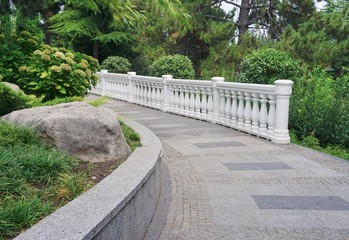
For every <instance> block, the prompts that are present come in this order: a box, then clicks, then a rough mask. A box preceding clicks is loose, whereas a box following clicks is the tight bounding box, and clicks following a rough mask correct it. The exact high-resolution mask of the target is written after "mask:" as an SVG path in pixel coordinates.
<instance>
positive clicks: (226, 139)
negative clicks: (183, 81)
mask: <svg viewBox="0 0 349 240" xmlns="http://www.w3.org/2000/svg"><path fill="white" fill-rule="evenodd" d="M104 106H106V107H108V108H111V109H113V110H115V111H116V112H117V113H118V114H119V115H120V116H123V117H127V118H132V119H134V120H136V121H138V122H140V123H142V124H143V125H145V126H146V127H148V128H149V129H150V130H152V131H153V132H154V133H155V134H156V135H157V136H158V137H159V138H160V139H161V141H162V144H163V147H164V159H163V160H164V163H165V166H164V167H165V169H164V176H165V179H164V188H163V191H162V201H161V203H160V204H159V208H158V211H157V213H156V216H155V218H154V222H153V224H152V225H151V226H150V228H149V231H148V233H147V235H146V237H145V239H147V240H148V239H164V240H169V239H198V240H199V239H200V240H201V239H253V240H255V239H331V240H332V239H349V164H348V163H347V162H346V161H344V160H340V159H336V158H332V157H329V156H327V155H325V154H322V153H319V152H315V151H312V150H309V149H306V148H302V147H298V146H295V145H286V146H281V145H275V144H273V143H271V142H269V141H266V140H263V139H259V138H256V137H253V136H249V135H248V134H245V133H241V132H238V131H235V130H232V129H229V128H226V127H223V126H219V125H214V124H210V123H207V122H202V121H198V120H193V119H190V118H185V117H180V116H176V115H173V114H168V113H162V112H160V111H156V110H152V109H149V108H144V107H140V106H137V105H132V104H128V103H125V102H120V101H115V100H110V101H109V102H108V103H106V104H104ZM167 171H168V172H167ZM166 184H167V185H166Z"/></svg>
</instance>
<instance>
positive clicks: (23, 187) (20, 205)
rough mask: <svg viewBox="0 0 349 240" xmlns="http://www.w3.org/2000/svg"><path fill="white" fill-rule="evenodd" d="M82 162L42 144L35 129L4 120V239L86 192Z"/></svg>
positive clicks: (0, 218) (0, 126)
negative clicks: (80, 167) (80, 165)
mask: <svg viewBox="0 0 349 240" xmlns="http://www.w3.org/2000/svg"><path fill="white" fill-rule="evenodd" d="M77 166H78V161H77V160H76V159H75V158H72V157H70V156H68V155H66V154H64V153H62V152H59V151H57V150H53V149H49V148H48V147H47V146H45V145H43V144H41V143H40V141H39V140H38V139H37V137H36V136H35V134H34V132H33V131H31V130H28V129H25V128H21V127H15V126H13V125H10V124H8V123H5V122H3V121H0V239H4V238H10V237H13V236H16V235H17V234H18V233H19V232H21V231H22V230H24V229H26V228H29V227H30V226H31V225H33V224H35V223H36V222H37V221H39V220H40V219H41V218H43V217H45V216H47V215H48V214H50V213H51V212H52V211H54V210H55V209H56V208H57V207H59V206H62V205H64V204H65V203H66V202H67V201H69V200H71V199H73V198H74V197H76V196H78V195H79V194H81V193H82V192H84V191H86V190H87V189H88V188H89V187H90V186H91V180H90V179H89V177H88V176H87V175H86V174H83V173H77V172H76V168H77Z"/></svg>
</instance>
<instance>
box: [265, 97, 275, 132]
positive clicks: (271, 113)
mask: <svg viewBox="0 0 349 240" xmlns="http://www.w3.org/2000/svg"><path fill="white" fill-rule="evenodd" d="M268 97H269V113H268V118H267V121H268V136H272V135H273V132H274V128H275V109H276V106H275V104H276V97H275V95H269V96H268Z"/></svg>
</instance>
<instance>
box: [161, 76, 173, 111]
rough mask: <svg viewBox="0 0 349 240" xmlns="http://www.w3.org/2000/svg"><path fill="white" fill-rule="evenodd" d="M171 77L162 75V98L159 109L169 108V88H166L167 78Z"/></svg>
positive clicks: (170, 77) (165, 109)
mask: <svg viewBox="0 0 349 240" xmlns="http://www.w3.org/2000/svg"><path fill="white" fill-rule="evenodd" d="M171 79H172V75H163V76H162V99H161V106H160V107H161V111H163V112H168V110H169V109H170V99H169V97H170V90H169V88H168V83H167V81H168V80H171Z"/></svg>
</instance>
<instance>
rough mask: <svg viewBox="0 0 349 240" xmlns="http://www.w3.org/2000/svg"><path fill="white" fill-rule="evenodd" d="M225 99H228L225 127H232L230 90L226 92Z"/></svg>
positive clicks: (225, 111)
mask: <svg viewBox="0 0 349 240" xmlns="http://www.w3.org/2000/svg"><path fill="white" fill-rule="evenodd" d="M225 97H226V99H227V101H226V103H225V109H224V113H225V119H224V122H225V125H227V126H230V115H231V95H230V90H225Z"/></svg>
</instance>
